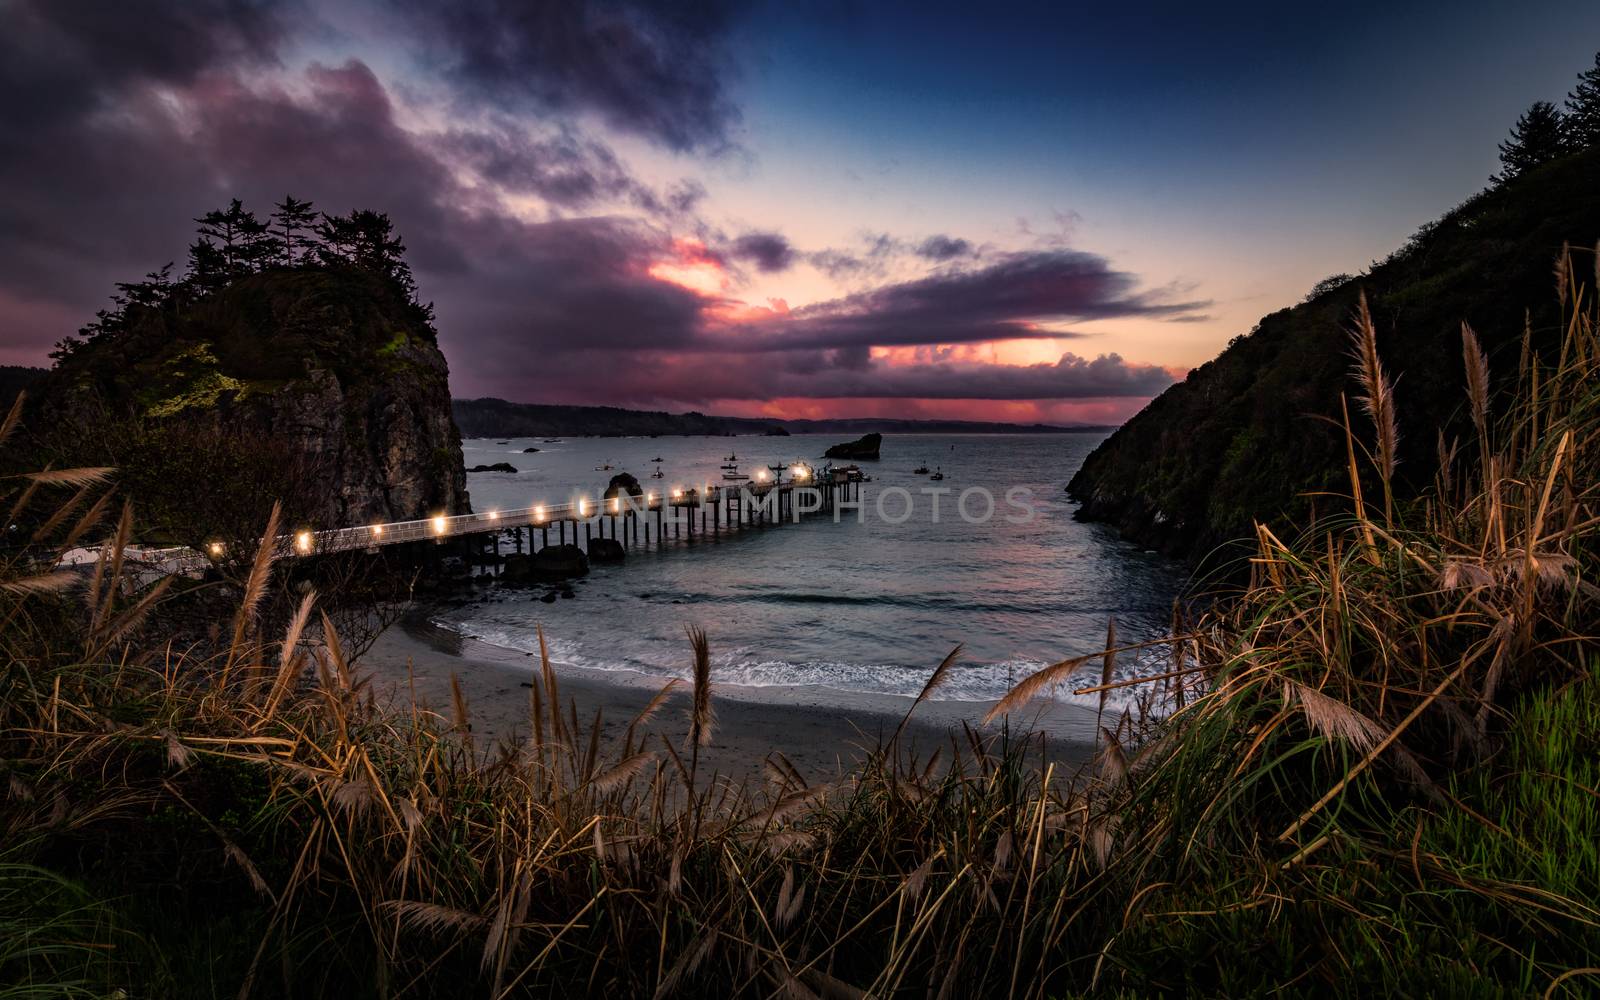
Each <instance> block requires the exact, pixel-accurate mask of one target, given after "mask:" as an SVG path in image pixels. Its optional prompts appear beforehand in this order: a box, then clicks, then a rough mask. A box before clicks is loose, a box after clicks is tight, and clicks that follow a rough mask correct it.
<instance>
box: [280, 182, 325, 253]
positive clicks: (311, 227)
mask: <svg viewBox="0 0 1600 1000" xmlns="http://www.w3.org/2000/svg"><path fill="white" fill-rule="evenodd" d="M272 221H273V222H274V223H276V224H277V232H276V236H277V239H278V242H279V245H280V246H281V248H282V250H283V255H282V260H283V265H284V266H285V267H294V264H295V259H296V258H295V248H296V247H301V248H302V249H301V250H300V252H299V257H300V259H301V260H304V259H305V258H306V257H307V256H308V255H309V254H310V252H311V247H310V244H311V243H312V242H313V240H312V236H311V234H313V233H314V232H315V230H316V225H317V213H316V212H314V211H313V210H312V208H311V202H309V201H300V200H299V199H297V198H295V197H294V196H293V195H284V196H283V201H281V202H279V203H278V204H277V205H275V206H273V212H272Z"/></svg>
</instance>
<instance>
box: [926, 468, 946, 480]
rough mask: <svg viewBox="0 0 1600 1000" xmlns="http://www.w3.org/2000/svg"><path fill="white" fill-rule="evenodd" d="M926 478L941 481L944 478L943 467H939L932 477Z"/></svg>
mask: <svg viewBox="0 0 1600 1000" xmlns="http://www.w3.org/2000/svg"><path fill="white" fill-rule="evenodd" d="M928 478H929V479H943V478H944V466H940V467H939V471H938V472H935V473H934V474H933V475H931V476H929V477H928Z"/></svg>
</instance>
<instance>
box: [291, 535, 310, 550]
mask: <svg viewBox="0 0 1600 1000" xmlns="http://www.w3.org/2000/svg"><path fill="white" fill-rule="evenodd" d="M294 547H295V551H297V552H299V553H300V554H301V555H306V554H308V553H310V551H311V532H309V531H301V532H297V533H296V534H295V536H294Z"/></svg>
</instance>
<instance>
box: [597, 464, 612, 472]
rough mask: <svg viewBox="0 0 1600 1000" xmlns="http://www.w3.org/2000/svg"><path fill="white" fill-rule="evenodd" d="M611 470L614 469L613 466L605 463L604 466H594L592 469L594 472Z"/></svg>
mask: <svg viewBox="0 0 1600 1000" xmlns="http://www.w3.org/2000/svg"><path fill="white" fill-rule="evenodd" d="M613 468H614V466H613V465H612V464H611V463H610V462H607V463H605V464H604V465H597V466H595V467H594V471H596V472H610V471H611V470H612V469H613Z"/></svg>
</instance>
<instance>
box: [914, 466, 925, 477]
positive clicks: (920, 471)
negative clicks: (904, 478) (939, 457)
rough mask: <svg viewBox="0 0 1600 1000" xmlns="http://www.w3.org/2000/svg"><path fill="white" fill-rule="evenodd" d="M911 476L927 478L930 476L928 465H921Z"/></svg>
mask: <svg viewBox="0 0 1600 1000" xmlns="http://www.w3.org/2000/svg"><path fill="white" fill-rule="evenodd" d="M911 474H912V475H914V476H926V475H927V474H928V467H927V466H926V465H919V466H917V467H916V468H915V469H912V470H911Z"/></svg>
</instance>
